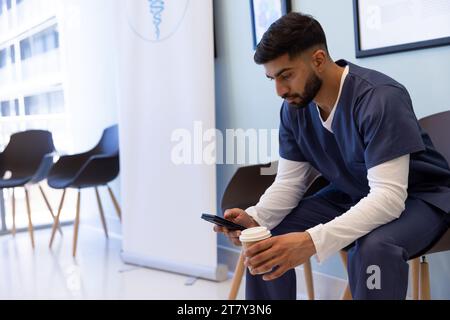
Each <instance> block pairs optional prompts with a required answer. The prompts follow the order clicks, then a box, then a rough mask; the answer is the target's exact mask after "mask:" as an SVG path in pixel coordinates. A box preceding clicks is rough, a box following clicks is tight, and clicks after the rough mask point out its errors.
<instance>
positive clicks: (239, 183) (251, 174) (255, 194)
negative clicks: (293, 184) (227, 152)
mask: <svg viewBox="0 0 450 320" xmlns="http://www.w3.org/2000/svg"><path fill="white" fill-rule="evenodd" d="M271 164H272V165H275V166H277V165H278V162H273V163H271ZM271 164H257V165H251V166H246V167H240V168H239V169H238V170H237V171H236V173H235V174H234V175H233V177H232V178H231V180H230V182H229V183H228V185H227V187H226V189H225V192H224V194H223V197H222V203H221V208H222V211H225V210H226V209H230V208H241V209H244V210H245V209H246V208H248V207H250V206H253V205H255V204H256V203H258V201H259V199H260V198H261V196H262V195H263V194H264V192H265V191H266V189H267V188H269V187H270V186H271V184H272V183H273V182H274V181H275V177H276V174H274V175H262V174H261V169H262V168H265V167H269V165H271ZM327 185H328V181H327V180H325V179H324V178H323V177H319V178H317V179H316V180H315V181H314V183H313V184H312V185H311V186H310V187H309V188H308V190H307V191H306V193H305V195H304V196H305V197H306V196H309V195H312V194H314V193H316V192H317V191H319V190H320V189H322V188H323V187H325V186H327Z"/></svg>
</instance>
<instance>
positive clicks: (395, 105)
mask: <svg viewBox="0 0 450 320" xmlns="http://www.w3.org/2000/svg"><path fill="white" fill-rule="evenodd" d="M336 63H337V64H338V65H340V66H346V65H348V66H349V73H348V75H347V77H346V78H345V81H344V84H343V87H342V91H341V96H340V98H339V101H338V103H337V105H336V110H335V114H334V118H333V122H332V124H331V128H332V130H333V133H331V132H330V131H328V130H327V129H326V128H325V127H324V126H323V125H322V122H321V119H320V116H319V113H318V111H317V108H316V104H315V103H314V102H311V103H310V104H309V105H308V106H307V107H306V108H297V107H294V106H290V105H289V104H288V103H287V102H286V101H285V102H284V103H283V106H282V108H281V123H280V156H281V157H282V158H284V159H288V160H292V161H307V162H309V163H310V164H311V165H312V166H313V167H314V168H315V169H317V170H318V171H319V172H320V173H322V175H323V176H324V177H325V178H326V179H327V180H328V181H330V186H329V187H328V188H333V189H336V190H339V191H341V192H343V193H345V194H347V195H348V196H350V197H351V199H352V200H353V201H355V202H356V201H359V200H360V199H361V198H363V197H365V196H366V195H367V194H368V193H369V185H368V180H367V170H368V169H370V168H372V167H374V166H376V165H379V164H381V163H383V162H386V161H389V160H392V159H395V158H398V157H400V156H403V155H406V154H410V169H409V185H408V195H409V197H414V198H419V199H422V200H424V201H426V202H428V203H430V204H432V205H434V206H436V207H438V208H440V209H441V210H443V211H445V212H447V213H450V169H449V166H448V164H447V162H446V160H445V159H444V157H443V156H442V155H441V154H439V153H438V152H437V151H436V149H435V148H434V146H433V144H432V142H431V140H430V138H429V136H428V135H427V134H426V133H425V132H424V131H423V130H422V128H421V127H420V126H419V123H418V121H417V118H416V116H415V114H414V110H413V107H412V102H411V98H410V96H409V94H408V92H407V90H406V89H405V88H404V87H403V86H402V85H401V84H400V83H398V82H396V81H395V80H393V79H391V78H389V77H388V76H386V75H384V74H382V73H380V72H377V71H374V70H370V69H366V68H362V67H359V66H357V65H354V64H351V63H349V62H347V61H344V60H339V61H337V62H336Z"/></svg>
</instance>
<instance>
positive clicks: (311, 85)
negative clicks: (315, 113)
mask: <svg viewBox="0 0 450 320" xmlns="http://www.w3.org/2000/svg"><path fill="white" fill-rule="evenodd" d="M321 87H322V79H320V78H319V77H318V76H316V74H315V73H312V74H311V75H310V76H309V77H308V79H307V80H306V85H305V91H304V93H303V95H301V94H299V93H296V94H293V95H289V96H288V95H286V96H283V98H284V99H286V98H299V99H300V101H299V102H298V103H291V104H290V105H291V106H294V107H297V108H306V107H307V106H308V105H309V104H310V103H311V101H313V99H314V98H315V96H316V95H317V93H318V92H319V90H320V88H321Z"/></svg>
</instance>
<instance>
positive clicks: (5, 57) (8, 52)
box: [0, 45, 16, 69]
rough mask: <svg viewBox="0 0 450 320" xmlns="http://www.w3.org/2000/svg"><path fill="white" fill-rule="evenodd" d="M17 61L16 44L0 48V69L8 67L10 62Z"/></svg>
mask: <svg viewBox="0 0 450 320" xmlns="http://www.w3.org/2000/svg"><path fill="white" fill-rule="evenodd" d="M15 62H16V54H15V52H14V45H11V46H10V47H7V48H5V49H2V50H0V69H2V68H4V67H6V66H7V65H8V64H14V63H15Z"/></svg>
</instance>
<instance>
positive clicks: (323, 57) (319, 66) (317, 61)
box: [311, 49, 327, 73]
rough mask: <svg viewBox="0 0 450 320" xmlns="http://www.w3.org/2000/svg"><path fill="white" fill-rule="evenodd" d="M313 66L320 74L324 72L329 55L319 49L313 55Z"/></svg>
mask: <svg viewBox="0 0 450 320" xmlns="http://www.w3.org/2000/svg"><path fill="white" fill-rule="evenodd" d="M311 58H312V61H311V62H312V65H313V66H314V69H316V70H317V71H318V72H319V73H320V72H322V71H323V69H324V67H325V62H326V61H327V53H326V52H325V50H323V49H317V50H316V51H314V52H313V54H312V57H311Z"/></svg>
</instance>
